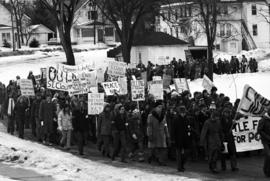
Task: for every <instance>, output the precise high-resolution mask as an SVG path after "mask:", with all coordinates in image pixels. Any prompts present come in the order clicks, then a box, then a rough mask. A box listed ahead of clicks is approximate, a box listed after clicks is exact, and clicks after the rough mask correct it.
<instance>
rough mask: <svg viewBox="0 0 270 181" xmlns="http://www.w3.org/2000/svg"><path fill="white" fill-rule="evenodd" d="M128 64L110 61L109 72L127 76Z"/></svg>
mask: <svg viewBox="0 0 270 181" xmlns="http://www.w3.org/2000/svg"><path fill="white" fill-rule="evenodd" d="M126 68H127V64H126V63H124V62H117V61H109V65H108V74H109V75H116V76H121V77H123V76H125V74H126Z"/></svg>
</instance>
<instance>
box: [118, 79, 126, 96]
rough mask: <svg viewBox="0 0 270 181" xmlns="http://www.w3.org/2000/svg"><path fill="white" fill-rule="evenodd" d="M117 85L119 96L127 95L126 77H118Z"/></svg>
mask: <svg viewBox="0 0 270 181" xmlns="http://www.w3.org/2000/svg"><path fill="white" fill-rule="evenodd" d="M118 84H119V87H120V95H126V94H128V89H127V77H119V78H118Z"/></svg>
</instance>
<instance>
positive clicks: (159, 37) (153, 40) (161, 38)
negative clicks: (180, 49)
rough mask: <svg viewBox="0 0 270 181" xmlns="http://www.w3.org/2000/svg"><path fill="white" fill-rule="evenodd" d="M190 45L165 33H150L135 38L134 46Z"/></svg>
mask: <svg viewBox="0 0 270 181" xmlns="http://www.w3.org/2000/svg"><path fill="white" fill-rule="evenodd" d="M187 44H188V43H187V42H185V41H183V40H180V39H178V38H175V37H173V36H171V35H169V34H166V33H163V32H149V33H144V34H143V35H141V36H139V37H137V38H135V40H134V42H133V46H162V45H187Z"/></svg>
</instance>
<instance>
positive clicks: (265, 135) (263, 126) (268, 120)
mask: <svg viewBox="0 0 270 181" xmlns="http://www.w3.org/2000/svg"><path fill="white" fill-rule="evenodd" d="M258 133H259V134H260V136H261V140H262V144H263V147H264V154H265V159H264V167H263V171H264V174H265V176H266V177H270V109H268V111H267V113H266V114H265V115H264V116H263V118H262V119H261V120H260V122H259V125H258Z"/></svg>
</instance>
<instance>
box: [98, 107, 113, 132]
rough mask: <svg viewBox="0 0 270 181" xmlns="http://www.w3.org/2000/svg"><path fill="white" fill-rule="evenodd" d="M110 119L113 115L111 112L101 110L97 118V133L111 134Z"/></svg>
mask: <svg viewBox="0 0 270 181" xmlns="http://www.w3.org/2000/svg"><path fill="white" fill-rule="evenodd" d="M112 120H113V115H112V113H111V112H105V111H103V112H102V113H100V115H99V119H98V135H101V136H108V135H111V134H112Z"/></svg>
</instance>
